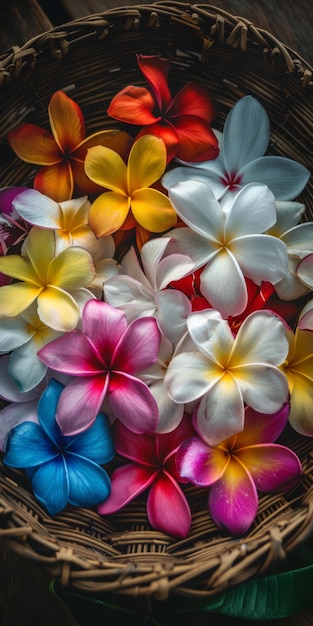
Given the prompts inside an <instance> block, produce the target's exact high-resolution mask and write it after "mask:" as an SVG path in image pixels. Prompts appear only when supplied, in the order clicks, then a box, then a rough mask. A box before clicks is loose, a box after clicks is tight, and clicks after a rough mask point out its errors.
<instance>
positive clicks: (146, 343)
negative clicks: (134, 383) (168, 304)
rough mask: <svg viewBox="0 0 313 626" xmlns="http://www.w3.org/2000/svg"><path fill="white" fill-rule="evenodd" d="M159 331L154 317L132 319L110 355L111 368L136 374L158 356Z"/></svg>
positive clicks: (151, 363)
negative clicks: (111, 355)
mask: <svg viewBox="0 0 313 626" xmlns="http://www.w3.org/2000/svg"><path fill="white" fill-rule="evenodd" d="M159 348H160V331H159V328H158V326H157V323H156V320H155V318H154V317H144V318H141V319H137V320H134V321H133V322H131V323H130V324H129V326H128V327H127V328H126V330H125V332H124V334H123V336H122V337H121V338H120V341H119V343H118V344H117V346H116V349H115V351H114V354H113V357H112V365H111V367H112V369H114V370H117V371H121V372H127V373H128V374H136V373H138V372H141V371H142V370H144V369H146V368H147V367H150V366H151V365H153V363H155V362H156V360H157V358H158V352H159Z"/></svg>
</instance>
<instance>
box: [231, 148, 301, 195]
mask: <svg viewBox="0 0 313 626" xmlns="http://www.w3.org/2000/svg"><path fill="white" fill-rule="evenodd" d="M242 174H243V178H242V183H243V184H246V183H247V182H258V183H264V184H265V185H267V186H268V187H269V189H270V190H271V191H272V193H273V194H274V196H275V198H276V200H293V199H294V198H296V197H297V196H298V195H299V194H300V193H301V192H302V191H303V189H304V188H305V186H306V184H307V182H308V180H309V178H310V175H311V173H310V172H309V170H308V169H307V168H306V167H304V165H301V163H298V162H297V161H294V160H292V159H287V158H286V157H281V156H266V157H260V158H258V159H255V160H253V161H252V162H251V163H247V164H246V165H245V166H244V168H243V170H242Z"/></svg>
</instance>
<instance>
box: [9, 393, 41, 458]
mask: <svg viewBox="0 0 313 626" xmlns="http://www.w3.org/2000/svg"><path fill="white" fill-rule="evenodd" d="M37 404H38V401H37V399H36V400H32V401H28V402H27V401H25V402H12V403H11V404H8V406H6V407H4V409H1V410H0V450H1V451H3V452H4V451H5V450H6V444H7V438H8V434H9V433H10V430H11V429H12V428H14V427H15V426H18V424H21V423H22V422H35V423H37V424H38V414H37Z"/></svg>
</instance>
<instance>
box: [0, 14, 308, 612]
mask: <svg viewBox="0 0 313 626" xmlns="http://www.w3.org/2000/svg"><path fill="white" fill-rule="evenodd" d="M139 52H141V53H143V54H160V55H162V56H163V57H164V56H165V57H167V58H170V59H171V60H172V66H171V74H170V80H171V84H172V85H173V86H174V87H175V88H177V89H178V88H180V87H181V86H182V85H183V84H185V83H186V81H187V80H190V79H193V78H196V80H199V81H200V82H202V83H204V84H205V85H207V87H208V89H209V91H210V93H211V95H212V97H213V99H214V100H215V102H216V103H217V106H218V110H219V117H218V118H217V121H216V126H218V125H219V127H220V128H221V127H222V125H223V122H224V119H225V117H226V115H227V113H228V111H229V109H230V107H231V106H232V105H233V104H234V103H235V102H236V101H237V100H238V98H240V97H242V96H244V95H247V94H252V95H254V96H255V97H257V98H258V99H259V100H260V102H261V103H262V104H263V106H264V107H265V108H266V110H267V112H268V114H269V116H270V120H271V144H270V149H269V151H270V153H271V154H280V155H282V156H286V157H290V158H292V159H295V160H297V161H299V162H300V163H303V165H305V166H306V167H308V168H310V166H311V164H312V159H311V150H312V145H313V113H312V104H313V102H312V91H313V89H312V87H313V82H312V80H311V79H312V69H311V68H310V67H309V66H308V65H307V64H306V62H305V61H303V59H301V58H299V57H298V56H297V55H296V53H294V52H293V51H291V50H289V49H287V48H286V47H285V46H284V45H283V44H281V43H280V42H279V41H277V40H276V39H275V37H273V36H272V35H271V34H269V33H267V32H265V31H263V30H260V29H258V28H257V27H255V26H254V25H253V24H251V23H250V22H248V21H247V20H246V19H243V18H239V17H234V16H232V15H229V14H228V13H226V12H225V11H223V10H220V9H218V8H216V7H214V6H211V5H205V4H199V5H189V4H184V3H180V2H160V3H157V4H153V5H141V6H131V7H130V6H125V7H123V8H118V9H113V10H110V11H106V12H104V13H101V14H97V15H91V16H88V17H86V18H84V19H80V20H76V21H73V22H70V23H67V24H64V25H62V26H60V27H57V28H54V29H52V30H50V31H49V32H46V33H43V34H42V35H40V36H38V37H36V38H35V39H33V40H32V41H30V42H28V43H26V44H25V45H24V46H23V47H22V48H18V49H17V48H14V49H11V50H9V51H8V52H7V53H6V54H4V55H2V57H0V61H1V64H0V125H1V150H0V159H1V167H0V185H1V186H6V185H16V184H21V183H27V182H31V181H32V177H33V175H34V168H33V166H31V165H28V164H26V163H24V162H22V161H20V160H19V159H17V157H16V156H15V155H14V154H13V153H12V151H11V149H10V148H9V146H8V144H7V142H6V135H7V133H8V131H9V130H10V129H12V128H14V127H15V126H17V125H18V124H20V123H21V122H23V121H30V122H33V123H35V124H38V125H40V126H45V125H46V126H47V105H48V102H49V99H50V97H51V95H52V94H53V93H54V91H56V90H57V89H68V90H69V95H70V96H71V97H72V98H74V99H75V100H76V101H77V102H78V103H79V104H80V106H81V108H82V110H83V112H84V116H85V119H86V123H87V128H88V131H90V132H92V131H95V130H100V129H103V128H111V127H112V125H114V124H116V122H114V120H112V119H109V118H108V117H107V116H106V109H107V106H108V104H109V102H110V100H111V98H112V96H113V95H114V94H115V93H117V91H119V90H120V89H121V88H122V87H124V86H125V85H126V84H130V83H133V84H141V83H140V81H143V78H142V76H141V75H140V72H139V70H138V66H137V63H136V53H139ZM116 127H118V126H116ZM301 200H302V201H304V202H305V204H306V206H307V211H306V219H307V220H310V219H313V181H310V183H309V184H308V186H307V188H306V190H305V192H304V193H303V195H302V198H301ZM284 443H286V444H287V445H289V446H290V447H292V448H293V449H294V450H295V451H296V453H297V454H298V455H299V457H300V459H301V461H302V464H303V469H304V475H303V479H302V481H301V484H300V486H299V487H298V488H297V489H296V490H293V491H291V492H288V493H287V494H286V493H285V494H284V495H281V494H278V495H277V494H276V495H264V496H261V497H260V503H259V511H258V515H257V518H256V521H255V523H254V525H253V527H252V529H251V530H250V532H249V534H247V536H245V537H244V538H243V539H234V538H233V537H231V536H228V535H227V534H225V533H223V532H222V531H219V530H218V529H217V528H216V526H215V524H214V523H213V522H212V520H211V519H210V516H209V514H208V509H207V502H206V492H205V490H203V492H202V490H196V489H194V488H192V487H188V488H187V495H188V498H189V501H190V504H191V509H192V514H193V523H192V527H191V532H190V534H189V536H188V537H187V538H186V539H184V540H177V539H174V538H172V537H169V536H167V535H165V534H162V533H160V532H156V531H154V530H152V529H151V528H150V527H149V525H148V524H147V519H146V513H145V503H144V501H140V500H138V501H135V502H133V503H131V504H130V505H129V506H128V507H126V509H124V510H123V511H122V512H120V513H119V514H115V515H112V516H108V517H107V518H103V517H100V516H99V515H98V514H97V513H96V512H95V511H94V510H85V509H84V510H81V509H80V510H78V509H75V508H74V507H68V508H67V509H66V510H64V511H63V512H62V513H61V514H59V515H57V516H55V517H50V516H49V515H48V514H47V513H46V511H45V510H44V509H43V508H42V507H41V506H40V505H39V504H38V503H37V502H36V501H35V499H34V497H33V495H32V493H31V490H30V489H29V486H28V484H27V482H26V480H25V478H24V477H23V475H22V474H21V473H19V472H15V473H13V472H10V473H9V472H8V470H6V469H4V468H3V467H2V466H1V470H0V522H1V529H0V538H1V539H3V540H6V541H7V543H8V545H9V546H10V547H12V548H13V549H14V550H16V551H17V552H18V553H19V554H20V555H23V556H25V557H28V558H31V559H35V560H37V561H39V562H41V563H42V564H43V565H44V566H45V567H46V568H47V570H48V571H49V572H50V573H51V576H54V577H56V578H57V579H59V580H60V581H61V583H62V584H63V585H65V586H68V585H69V586H72V587H73V588H79V589H82V590H85V591H88V592H90V591H92V592H97V593H101V592H112V593H116V594H124V595H125V596H152V597H154V598H156V599H157V600H163V599H165V598H167V597H168V595H169V594H181V595H185V596H186V595H187V596H189V597H193V598H199V599H200V598H202V599H203V598H208V597H211V596H213V595H214V594H217V593H218V592H220V591H222V590H224V589H225V588H227V587H230V586H234V585H235V584H237V583H240V582H243V581H246V580H247V579H250V578H251V577H254V576H257V575H260V574H261V573H264V572H265V571H268V570H269V568H270V567H271V566H273V565H275V564H277V563H278V561H279V560H281V559H284V557H285V556H286V554H288V553H289V552H290V551H291V550H293V549H294V548H295V547H296V546H297V545H299V543H300V542H302V541H303V540H304V539H306V538H307V537H308V535H309V534H310V533H311V532H312V529H313V453H312V442H311V440H310V439H309V438H305V437H301V436H298V435H296V434H295V433H294V432H293V431H291V430H290V432H288V433H287V434H286V438H285V441H284Z"/></svg>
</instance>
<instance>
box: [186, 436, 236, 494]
mask: <svg viewBox="0 0 313 626" xmlns="http://www.w3.org/2000/svg"><path fill="white" fill-rule="evenodd" d="M229 459H230V456H229V454H228V453H227V452H226V451H225V450H222V449H221V448H219V447H211V446H208V445H207V444H206V443H205V442H204V441H202V440H201V439H199V437H192V438H190V439H187V440H186V441H185V442H184V443H183V444H182V445H181V446H180V448H179V449H178V452H177V455H176V465H177V468H178V471H179V474H180V475H181V476H183V477H184V478H188V480H190V482H192V483H193V484H194V485H197V486H198V487H209V486H210V485H212V484H213V483H215V482H216V481H217V480H219V479H220V478H221V476H223V473H224V471H225V469H226V467H227V465H228V463H229Z"/></svg>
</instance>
